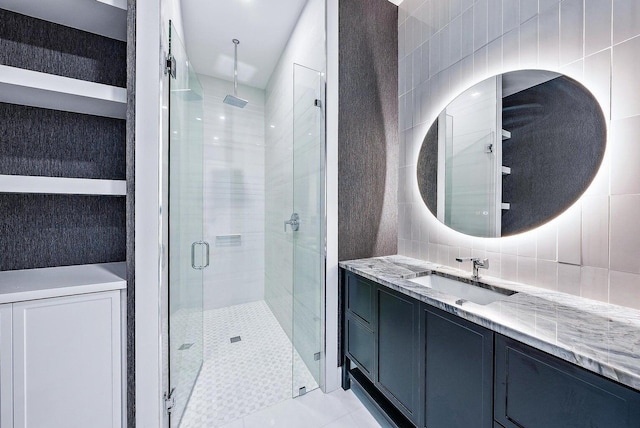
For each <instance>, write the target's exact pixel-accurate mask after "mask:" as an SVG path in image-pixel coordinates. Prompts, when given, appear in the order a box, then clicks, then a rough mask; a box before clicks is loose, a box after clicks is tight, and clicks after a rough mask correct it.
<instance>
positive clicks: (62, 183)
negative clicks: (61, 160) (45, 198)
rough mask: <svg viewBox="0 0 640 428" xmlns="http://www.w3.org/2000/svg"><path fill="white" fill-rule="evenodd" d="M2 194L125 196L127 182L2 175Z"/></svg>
mask: <svg viewBox="0 0 640 428" xmlns="http://www.w3.org/2000/svg"><path fill="white" fill-rule="evenodd" d="M0 193H41V194H67V195H107V196H109V195H110V196H125V195H126V194H127V183H126V181H125V180H100V179H92V178H67V177H40V176H24V175H0Z"/></svg>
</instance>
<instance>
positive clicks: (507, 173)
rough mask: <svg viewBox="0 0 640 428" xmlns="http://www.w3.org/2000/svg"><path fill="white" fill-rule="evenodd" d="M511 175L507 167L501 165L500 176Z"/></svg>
mask: <svg viewBox="0 0 640 428" xmlns="http://www.w3.org/2000/svg"><path fill="white" fill-rule="evenodd" d="M510 174H511V168H509V167H508V166H504V165H502V175H503V176H504V175H510Z"/></svg>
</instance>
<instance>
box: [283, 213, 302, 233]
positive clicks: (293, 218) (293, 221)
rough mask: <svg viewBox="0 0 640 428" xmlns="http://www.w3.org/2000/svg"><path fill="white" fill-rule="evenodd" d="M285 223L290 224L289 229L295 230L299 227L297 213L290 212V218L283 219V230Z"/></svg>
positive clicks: (285, 226) (285, 229) (285, 228)
mask: <svg viewBox="0 0 640 428" xmlns="http://www.w3.org/2000/svg"><path fill="white" fill-rule="evenodd" d="M287 225H290V226H291V230H293V231H294V232H297V231H298V229H300V216H299V215H298V213H293V214H291V218H290V219H289V220H285V222H284V231H285V232H286V231H287Z"/></svg>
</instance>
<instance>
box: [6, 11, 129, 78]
mask: <svg viewBox="0 0 640 428" xmlns="http://www.w3.org/2000/svg"><path fill="white" fill-rule="evenodd" d="M89 1H93V0H89ZM0 64H3V65H9V66H12V67H18V68H26V69H28V70H33V71H40V72H42V73H49V74H55V75H58V76H64V77H71V78H73V79H81V80H88V81H90V82H97V83H104V84H105V85H113V86H120V87H125V86H126V83H127V44H126V43H125V42H122V41H119V40H114V39H110V38H108V37H103V36H98V35H96V34H92V33H87V32H85V31H81V30H76V29H74V28H70V27H65V26H63V25H59V24H54V23H51V22H48V21H43V20H41V19H37V18H32V17H30V16H26V15H20V14H18V13H15V12H10V11H8V10H4V9H0Z"/></svg>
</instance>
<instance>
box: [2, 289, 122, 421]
mask: <svg viewBox="0 0 640 428" xmlns="http://www.w3.org/2000/svg"><path fill="white" fill-rule="evenodd" d="M13 332H14V335H13V344H14V354H13V357H14V358H13V367H14V371H13V379H14V385H13V391H14V423H15V426H16V427H20V428H22V427H24V428H26V427H28V428H38V427H46V428H56V427H65V428H75V427H77V428H86V427H92V428H113V427H119V426H120V425H121V405H122V404H121V359H120V358H121V357H120V348H121V343H120V337H121V334H120V292H119V291H110V292H103V293H93V294H84V295H79V296H71V297H60V298H52V299H43V300H35V301H29V302H21V303H16V304H14V305H13Z"/></svg>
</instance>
